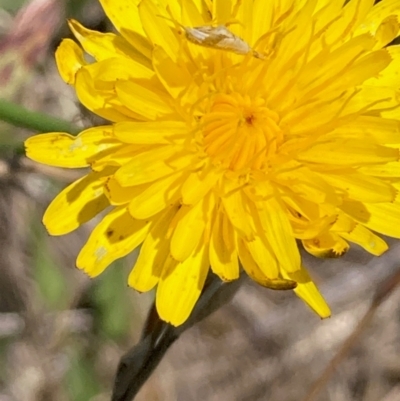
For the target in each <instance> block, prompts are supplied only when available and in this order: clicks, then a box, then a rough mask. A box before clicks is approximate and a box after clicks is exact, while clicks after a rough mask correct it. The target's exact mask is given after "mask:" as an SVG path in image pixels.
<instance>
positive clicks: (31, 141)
mask: <svg viewBox="0 0 400 401" xmlns="http://www.w3.org/2000/svg"><path fill="white" fill-rule="evenodd" d="M116 146H118V142H117V141H116V140H115V139H114V138H113V137H112V128H111V127H107V126H103V127H95V128H89V129H87V130H85V131H83V132H81V133H80V134H79V135H78V136H73V135H69V134H65V133H63V132H52V133H48V134H40V135H35V136H31V137H30V138H28V139H27V140H26V141H25V148H26V155H27V156H28V157H29V158H30V159H32V160H35V161H37V162H40V163H44V164H48V165H50V166H57V167H66V168H79V167H87V166H89V163H90V158H92V157H93V156H95V155H99V154H101V153H102V152H104V151H107V150H110V149H113V148H115V147H116Z"/></svg>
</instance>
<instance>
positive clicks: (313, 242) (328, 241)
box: [302, 231, 350, 259]
mask: <svg viewBox="0 0 400 401" xmlns="http://www.w3.org/2000/svg"><path fill="white" fill-rule="evenodd" d="M302 243H303V246H304V249H305V250H306V251H307V252H308V253H310V254H311V255H313V256H315V257H317V258H324V259H327V258H338V257H340V256H343V255H344V254H345V253H346V252H347V251H348V250H349V248H350V246H349V244H348V243H347V242H346V241H345V240H344V239H343V238H342V236H340V235H338V234H336V233H334V232H328V231H325V232H322V233H321V234H319V235H318V236H316V237H315V238H312V239H306V240H303V241H302Z"/></svg>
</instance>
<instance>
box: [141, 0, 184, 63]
mask: <svg viewBox="0 0 400 401" xmlns="http://www.w3.org/2000/svg"><path fill="white" fill-rule="evenodd" d="M139 14H140V19H141V21H142V26H143V29H144V31H145V32H146V34H147V37H148V38H149V39H150V41H151V42H152V43H153V45H156V46H160V47H162V48H163V49H164V50H165V51H166V53H167V54H168V56H169V57H170V58H171V59H172V60H174V61H176V60H177V56H178V54H179V47H180V46H179V42H178V39H177V37H176V35H175V34H174V33H173V28H171V27H170V26H169V24H171V23H168V21H166V19H165V18H162V17H163V16H164V17H166V18H169V16H168V14H167V13H166V12H165V10H163V9H162V8H161V7H157V6H156V5H155V4H154V3H153V2H152V1H151V0H142V1H141V2H140V4H139Z"/></svg>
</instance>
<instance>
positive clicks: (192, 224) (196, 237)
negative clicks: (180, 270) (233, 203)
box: [171, 196, 215, 262]
mask: <svg viewBox="0 0 400 401" xmlns="http://www.w3.org/2000/svg"><path fill="white" fill-rule="evenodd" d="M214 205H215V204H214V198H213V197H211V196H208V197H206V198H204V199H203V200H202V201H201V202H199V203H197V204H196V205H194V206H182V207H181V208H180V209H179V211H178V213H177V215H176V216H175V221H176V226H175V229H174V232H173V234H172V238H171V255H172V256H173V257H174V258H175V259H176V260H178V261H180V262H183V261H184V260H186V259H187V258H188V257H189V255H191V254H192V252H193V251H194V249H196V247H197V246H198V244H199V243H200V242H201V237H202V235H203V233H204V229H205V227H206V224H207V223H208V221H209V220H208V219H207V215H209V214H210V213H211V212H212V210H213V208H214Z"/></svg>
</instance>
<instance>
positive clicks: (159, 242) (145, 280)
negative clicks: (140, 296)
mask: <svg viewBox="0 0 400 401" xmlns="http://www.w3.org/2000/svg"><path fill="white" fill-rule="evenodd" d="M176 210H177V208H176V207H171V208H168V210H167V211H166V212H165V213H162V214H161V215H160V216H158V220H157V221H156V223H155V224H154V225H153V226H152V228H151V230H150V232H149V234H148V235H147V237H146V239H145V240H144V242H143V244H142V246H141V248H140V252H139V256H138V258H137V261H136V263H135V266H134V268H133V270H132V271H131V273H130V274H129V278H128V284H129V285H130V286H131V287H133V288H134V289H135V290H137V291H140V292H145V291H149V290H151V289H152V288H153V287H154V286H155V285H156V284H157V282H158V280H159V278H160V277H161V273H162V270H163V267H164V264H165V262H166V259H167V257H168V255H169V244H170V242H169V239H168V238H167V232H168V225H169V223H170V221H171V220H172V218H173V217H174V215H175V213H176Z"/></svg>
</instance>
